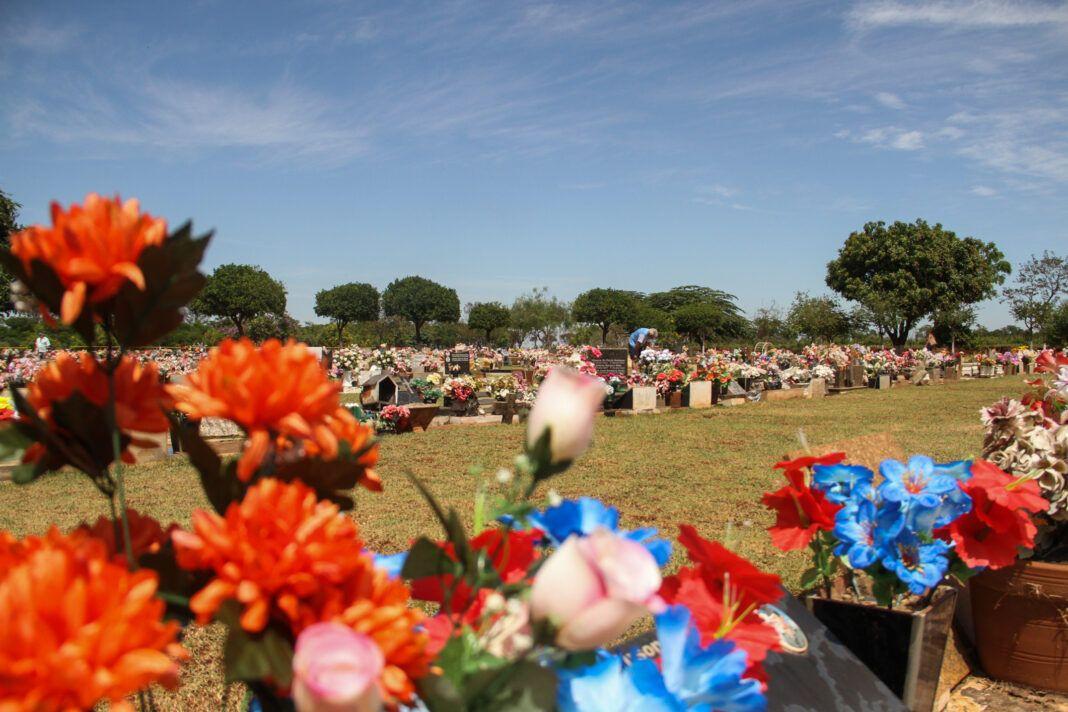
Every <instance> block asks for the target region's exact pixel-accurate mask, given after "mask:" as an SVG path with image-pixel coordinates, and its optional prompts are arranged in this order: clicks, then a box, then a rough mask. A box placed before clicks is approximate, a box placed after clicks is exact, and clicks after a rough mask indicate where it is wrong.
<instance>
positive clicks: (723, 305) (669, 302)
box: [643, 284, 749, 338]
mask: <svg viewBox="0 0 1068 712" xmlns="http://www.w3.org/2000/svg"><path fill="white" fill-rule="evenodd" d="M736 301H737V298H736V297H735V296H734V295H733V294H730V293H728V292H724V291H722V290H719V289H712V288H711V287H701V286H698V285H694V284H690V285H685V286H682V287H673V288H672V289H669V290H667V291H666V292H654V293H652V294H650V295H649V296H648V297H646V298H645V303H646V304H648V305H649V306H650V307H652V308H654V309H658V310H660V311H662V312H664V313H667V314H670V315H671V317H672V318H673V319H674V320H675V321H677V320H678V313H679V310H680V309H682V308H683V307H686V306H690V305H693V304H707V305H709V306H711V307H714V308H716V309H718V310H719V312H720V318H719V323H718V325H717V326H716V328H715V329H714V330H712V331H711V332H709V333H708V335H707V338H727V337H733V336H741V335H743V334H745V333H746V332H747V331H748V329H749V323H748V321H747V320H746V318H745V316H744V315H743V314H742V310H741V309H739V308H738V305H737V303H736ZM695 313H697V312H691V314H695ZM705 313H706V314H711V311H710V310H705ZM643 326H647V325H643ZM675 326H676V328H678V324H676V325H675ZM679 331H680V332H681V331H682V329H679Z"/></svg>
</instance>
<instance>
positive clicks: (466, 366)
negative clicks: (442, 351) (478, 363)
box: [445, 351, 471, 376]
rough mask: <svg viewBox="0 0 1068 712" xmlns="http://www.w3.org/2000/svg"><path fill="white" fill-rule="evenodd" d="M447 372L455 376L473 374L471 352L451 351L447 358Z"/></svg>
mask: <svg viewBox="0 0 1068 712" xmlns="http://www.w3.org/2000/svg"><path fill="white" fill-rule="evenodd" d="M445 372H446V373H448V374H451V375H453V376H456V375H464V374H468V373H471V352H470V351H450V352H449V353H448V354H447V355H446V356H445Z"/></svg>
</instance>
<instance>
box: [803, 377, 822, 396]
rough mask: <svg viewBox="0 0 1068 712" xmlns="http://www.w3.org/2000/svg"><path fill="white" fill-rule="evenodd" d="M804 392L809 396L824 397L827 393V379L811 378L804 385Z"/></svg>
mask: <svg viewBox="0 0 1068 712" xmlns="http://www.w3.org/2000/svg"><path fill="white" fill-rule="evenodd" d="M805 394H806V395H807V397H809V398H824V397H826V395H827V379H825V378H813V379H812V380H811V381H809V382H808V386H806V387H805Z"/></svg>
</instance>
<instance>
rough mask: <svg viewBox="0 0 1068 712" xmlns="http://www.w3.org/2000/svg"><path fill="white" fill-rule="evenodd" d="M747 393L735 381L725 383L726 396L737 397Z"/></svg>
mask: <svg viewBox="0 0 1068 712" xmlns="http://www.w3.org/2000/svg"><path fill="white" fill-rule="evenodd" d="M746 395H749V394H748V393H747V392H746V390H745V389H744V388H742V387H741V386H739V385H738V382H737V381H731V382H730V383H728V384H727V396H728V397H734V398H738V397H740V396H746Z"/></svg>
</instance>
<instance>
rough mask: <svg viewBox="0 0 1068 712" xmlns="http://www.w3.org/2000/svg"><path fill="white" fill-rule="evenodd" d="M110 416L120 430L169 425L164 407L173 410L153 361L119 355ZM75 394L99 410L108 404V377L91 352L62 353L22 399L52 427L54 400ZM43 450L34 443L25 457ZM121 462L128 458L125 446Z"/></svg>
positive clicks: (162, 429)
mask: <svg viewBox="0 0 1068 712" xmlns="http://www.w3.org/2000/svg"><path fill="white" fill-rule="evenodd" d="M114 381H115V419H116V423H117V425H118V426H119V430H121V431H123V432H124V433H127V434H130V433H137V432H142V433H163V432H166V431H167V430H168V429H169V428H170V423H169V421H168V420H167V416H166V414H165V410H168V409H170V408H172V407H173V406H172V403H171V398H170V396H169V395H168V394H167V392H166V391H165V390H164V389H163V385H162V384H161V383H160V382H159V371H157V369H156V365H155V364H154V363H151V362H149V363H145V364H142V363H139V362H138V361H137V360H136V359H133V358H131V357H129V356H124V357H123V358H122V361H120V362H119V365H118V367H117V368H116V369H115V373H114ZM75 393H80V394H81V395H82V396H84V397H85V399H86V400H88V401H89V402H90V403H93V404H95V405H97V406H100V407H101V408H102V407H104V406H105V405H106V404H107V402H108V378H107V374H106V373H105V372H104V369H103V368H102V367H101V365H100V364H99V363H98V362H97V360H96V359H95V358H93V355H92V354H90V353H87V352H82V353H79V354H72V353H68V352H62V353H60V354H58V355H57V356H56V358H55V360H54V361H52V362H51V363H49V364H48V365H47V366H45V367H44V368H42V369H41V370H40V371H39V372H38V373H37V376H36V378H34V380H33V382H32V383H30V386H29V388H28V389H27V392H26V400H27V401H29V403H30V405H32V406H33V408H34V410H36V411H37V414H38V415H39V416H41V419H42V420H44V421H45V422H47V423H49V424H51V425H54V424H55V423H54V421H53V419H52V406H53V404H55V403H57V402H60V401H63V400H66V399H67V398H70V397H71V396H72V395H74V394H75ZM42 454H43V448H41V447H37V446H36V445H35V446H33V447H31V448H30V449H28V450H27V451H26V459H27V461H30V460H35V459H36V458H37V457H39V456H41V455H42ZM123 460H124V461H126V462H132V461H133V456H132V455H131V454H130V452H129V450H127V451H126V452H124V453H123Z"/></svg>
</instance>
